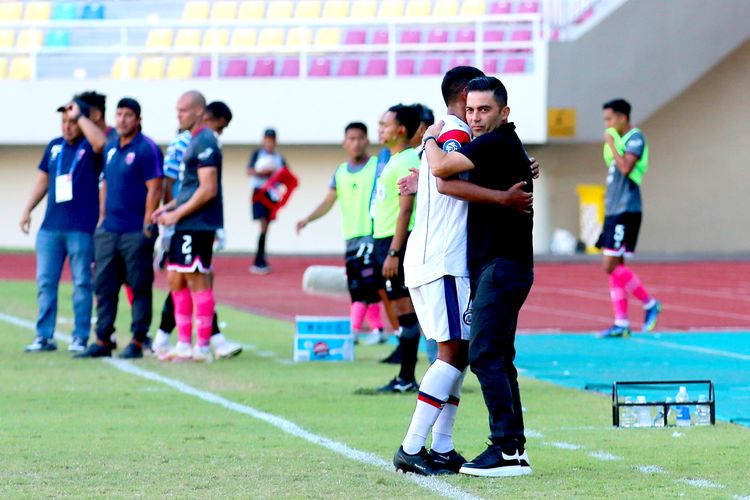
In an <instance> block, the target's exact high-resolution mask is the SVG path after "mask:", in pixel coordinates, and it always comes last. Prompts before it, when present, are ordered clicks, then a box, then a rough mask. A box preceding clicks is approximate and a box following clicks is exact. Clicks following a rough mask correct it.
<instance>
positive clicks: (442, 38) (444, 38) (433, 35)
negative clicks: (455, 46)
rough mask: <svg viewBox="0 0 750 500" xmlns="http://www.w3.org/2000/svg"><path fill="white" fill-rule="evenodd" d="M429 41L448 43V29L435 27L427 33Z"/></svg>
mask: <svg viewBox="0 0 750 500" xmlns="http://www.w3.org/2000/svg"><path fill="white" fill-rule="evenodd" d="M427 43H448V30H446V29H443V28H433V29H431V30H430V31H429V33H427Z"/></svg>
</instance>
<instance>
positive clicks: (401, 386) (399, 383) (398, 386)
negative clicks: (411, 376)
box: [378, 377, 419, 394]
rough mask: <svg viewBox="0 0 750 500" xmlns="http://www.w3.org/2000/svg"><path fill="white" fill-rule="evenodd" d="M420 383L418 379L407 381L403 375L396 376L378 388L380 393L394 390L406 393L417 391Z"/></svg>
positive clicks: (394, 391)
mask: <svg viewBox="0 0 750 500" xmlns="http://www.w3.org/2000/svg"><path fill="white" fill-rule="evenodd" d="M418 390H419V385H418V384H417V381H416V380H412V381H406V380H404V379H402V378H401V377H394V378H393V380H391V381H390V382H388V383H387V384H385V385H384V386H383V387H381V388H379V389H378V392H380V393H386V392H393V393H399V394H404V393H407V392H417V391H418Z"/></svg>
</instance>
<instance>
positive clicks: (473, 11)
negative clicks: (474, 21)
mask: <svg viewBox="0 0 750 500" xmlns="http://www.w3.org/2000/svg"><path fill="white" fill-rule="evenodd" d="M485 12H487V6H486V5H485V3H484V0H464V1H463V3H462V4H461V16H482V15H484V13H485Z"/></svg>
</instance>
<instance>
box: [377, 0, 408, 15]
mask: <svg viewBox="0 0 750 500" xmlns="http://www.w3.org/2000/svg"><path fill="white" fill-rule="evenodd" d="M403 15H404V1H403V0H381V1H380V8H379V9H378V17H401V16H403Z"/></svg>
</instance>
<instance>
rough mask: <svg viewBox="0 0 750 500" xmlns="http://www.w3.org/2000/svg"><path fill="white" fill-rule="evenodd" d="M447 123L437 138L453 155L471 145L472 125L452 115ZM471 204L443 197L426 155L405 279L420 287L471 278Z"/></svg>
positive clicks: (407, 282)
mask: <svg viewBox="0 0 750 500" xmlns="http://www.w3.org/2000/svg"><path fill="white" fill-rule="evenodd" d="M440 120H442V121H443V122H444V123H445V126H444V127H443V130H441V132H440V136H439V137H438V139H437V143H438V146H440V147H441V148H443V151H446V152H451V151H455V150H457V149H459V148H460V147H461V146H462V145H464V144H468V143H469V142H471V130H470V129H469V126H468V125H467V124H466V123H464V122H463V121H461V119H460V118H458V117H456V116H453V115H445V116H443V117H441V118H440ZM468 207H469V204H468V203H467V202H465V201H461V200H458V199H456V198H452V197H450V196H446V195H443V194H440V193H439V192H438V190H437V179H436V178H435V176H434V175H432V173H431V172H430V167H429V165H428V164H427V155H426V154H424V155H422V162H421V163H420V165H419V187H418V188H417V199H416V205H415V209H416V216H415V219H414V229H413V230H412V232H411V235H410V236H409V240H408V242H407V244H406V255H405V257H404V280H405V284H406V286H407V287H409V288H412V287H417V286H421V285H424V284H426V283H430V282H432V281H435V280H436V279H439V278H441V277H443V276H468V275H469V269H468V266H467V262H466V215H467V213H468Z"/></svg>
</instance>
